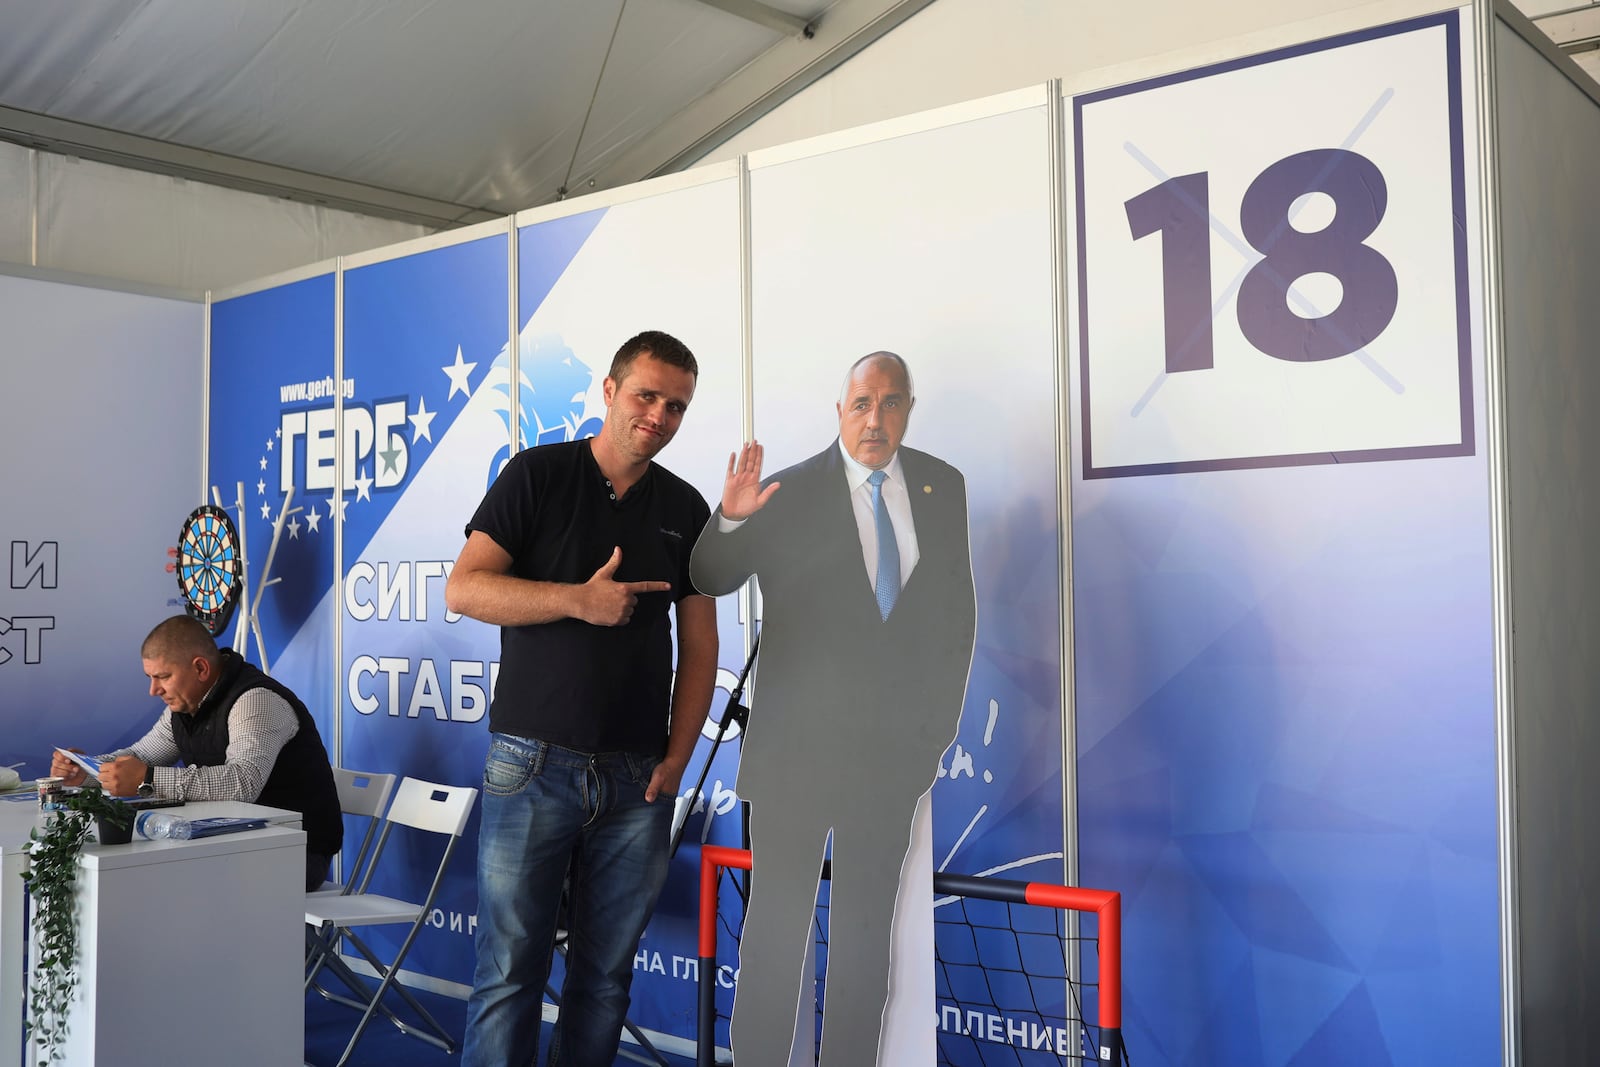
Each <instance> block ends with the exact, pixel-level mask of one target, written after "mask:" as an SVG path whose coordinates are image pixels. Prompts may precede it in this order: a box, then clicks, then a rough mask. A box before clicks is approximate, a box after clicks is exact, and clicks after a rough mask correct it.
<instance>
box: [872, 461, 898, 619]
mask: <svg viewBox="0 0 1600 1067" xmlns="http://www.w3.org/2000/svg"><path fill="white" fill-rule="evenodd" d="M887 477H888V475H887V474H885V473H883V472H882V471H873V472H872V473H871V474H869V475H867V481H869V482H871V483H872V518H873V521H874V522H875V524H876V525H877V527H878V584H877V586H876V589H875V592H876V593H877V594H878V614H879V615H881V616H883V619H884V621H888V618H889V612H891V611H893V610H894V602H895V599H896V598H897V597H899V595H900V545H899V544H898V543H897V542H896V541H895V539H894V523H893V522H891V521H889V505H888V502H887V501H885V500H884V499H883V480H884V479H885V478H887Z"/></svg>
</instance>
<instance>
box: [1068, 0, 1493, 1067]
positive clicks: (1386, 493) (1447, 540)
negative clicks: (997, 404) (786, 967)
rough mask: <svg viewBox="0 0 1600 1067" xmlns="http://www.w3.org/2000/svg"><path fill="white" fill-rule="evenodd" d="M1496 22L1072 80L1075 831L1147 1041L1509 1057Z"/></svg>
mask: <svg viewBox="0 0 1600 1067" xmlns="http://www.w3.org/2000/svg"><path fill="white" fill-rule="evenodd" d="M1471 55H1472V46H1471V41H1470V21H1469V20H1468V19H1465V18H1463V17H1462V16H1461V15H1460V14H1459V13H1457V12H1449V13H1446V14H1443V15H1439V16H1433V17H1429V18H1425V19H1419V20H1416V21H1412V22H1407V23H1402V24H1398V25H1395V26H1389V27H1383V28H1380V29H1375V30H1370V31H1366V32H1363V33H1358V34H1353V35H1350V36H1348V37H1342V38H1337V39H1332V40H1326V41H1321V42H1317V43H1315V44H1312V45H1306V46H1302V47H1298V48H1292V49H1288V50H1285V51H1282V52H1277V53H1272V54H1268V55H1262V56H1257V57H1253V58H1251V59H1247V60H1241V61H1237V62H1233V63H1227V64H1223V65H1220V66H1217V67H1213V68H1206V69H1202V70H1196V71H1191V72H1188V73H1185V74H1182V75H1176V76H1172V77H1168V78H1160V79H1156V80H1154V81H1150V82H1143V83H1137V84H1132V85H1126V86H1122V87H1120V88H1118V89H1114V90H1108V91H1106V92H1103V93H1093V94H1088V95H1086V96H1082V97H1079V98H1077V99H1076V100H1075V101H1074V114H1075V116H1076V123H1075V125H1076V130H1075V142H1074V147H1075V157H1076V163H1077V166H1076V169H1077V174H1078V187H1077V189H1076V204H1077V217H1078V219H1079V228H1080V231H1081V232H1080V234H1079V239H1080V245H1079V260H1078V263H1079V270H1080V277H1079V278H1078V294H1079V300H1080V303H1079V307H1078V309H1077V310H1078V321H1079V323H1080V325H1081V334H1080V338H1079V348H1078V351H1077V352H1075V353H1074V358H1073V361H1072V369H1073V375H1072V395H1073V401H1074V405H1073V410H1074V411H1075V412H1078V413H1080V414H1081V422H1080V424H1079V426H1078V427H1077V432H1075V433H1074V434H1073V439H1072V463H1073V498H1072V545H1073V570H1074V576H1075V580H1074V586H1073V588H1074V599H1073V619H1074V638H1073V655H1074V673H1075V678H1076V709H1077V748H1078V781H1079V792H1078V797H1079V821H1078V826H1079V855H1080V861H1081V868H1080V869H1081V874H1082V880H1083V882H1084V883H1085V884H1086V885H1094V886H1104V887H1107V888H1111V889H1117V890H1120V891H1121V892H1122V893H1123V895H1124V901H1123V910H1122V914H1123V917H1124V922H1125V940H1124V949H1125V959H1124V969H1123V974H1124V982H1125V986H1124V996H1123V1005H1124V1030H1125V1036H1126V1039H1127V1044H1128V1047H1129V1048H1130V1050H1132V1055H1133V1058H1134V1060H1135V1062H1138V1061H1139V1060H1140V1059H1141V1058H1142V1059H1144V1060H1146V1061H1149V1060H1151V1059H1152V1058H1153V1059H1154V1060H1155V1061H1156V1062H1161V1063H1171V1064H1202V1063H1205V1064H1210V1063H1228V1064H1239V1065H1243V1067H1253V1065H1267V1064H1290V1063H1292V1064H1304V1065H1308V1067H1309V1065H1322V1064H1326V1065H1333V1064H1345V1063H1349V1062H1350V1061H1351V1060H1352V1058H1354V1059H1370V1060H1374V1061H1377V1062H1383V1063H1451V1064H1491V1063H1493V1064H1498V1063H1499V1062H1500V1050H1501V1033H1500V1017H1501V1016H1500V995H1501V990H1500V941H1499V921H1498V908H1499V904H1500V898H1499V881H1498V876H1497V865H1496V863H1497V839H1496V763H1495V751H1496V750H1495V701H1494V676H1493V669H1492V660H1493V655H1492V630H1491V622H1492V610H1493V605H1492V603H1491V582H1490V574H1491V561H1490V545H1489V525H1488V524H1489V515H1490V509H1489V500H1488V469H1487V464H1486V461H1485V459H1484V457H1483V455H1482V454H1481V450H1479V449H1477V448H1476V445H1475V442H1476V441H1477V440H1479V439H1481V436H1482V434H1481V429H1480V428H1481V427H1482V425H1483V418H1484V416H1483V399H1482V398H1483V393H1484V385H1483V366H1482V360H1481V358H1480V357H1479V355H1478V351H1479V349H1478V347H1477V345H1476V344H1475V336H1476V332H1477V331H1478V330H1479V329H1480V327H1479V324H1478V320H1477V314H1478V312H1477V308H1476V305H1475V302H1474V294H1475V293H1476V292H1477V284H1478V279H1477V278H1476V277H1475V276H1474V275H1473V273H1472V270H1473V268H1472V265H1473V264H1475V263H1476V262H1477V259H1476V257H1477V256H1478V255H1479V254H1480V250H1479V248H1478V230H1477V218H1478V215H1477V208H1476V204H1477V189H1476V188H1475V183H1474V175H1475V173H1476V162H1475V161H1474V160H1471V159H1470V157H1469V156H1468V154H1467V153H1466V151H1465V147H1464V145H1465V143H1466V139H1467V135H1468V131H1470V130H1471V129H1473V117H1472V109H1473V101H1472V99H1471V95H1470V83H1469V82H1468V81H1467V80H1466V79H1464V78H1463V77H1462V70H1463V68H1464V66H1466V65H1467V64H1468V57H1470V56H1471ZM1348 460H1364V461H1366V462H1354V463H1351V462H1346V461H1348Z"/></svg>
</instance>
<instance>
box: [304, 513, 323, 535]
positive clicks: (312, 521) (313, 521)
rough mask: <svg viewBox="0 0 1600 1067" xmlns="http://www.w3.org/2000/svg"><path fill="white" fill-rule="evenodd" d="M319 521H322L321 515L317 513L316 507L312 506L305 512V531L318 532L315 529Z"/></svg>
mask: <svg viewBox="0 0 1600 1067" xmlns="http://www.w3.org/2000/svg"><path fill="white" fill-rule="evenodd" d="M321 521H322V516H321V515H319V514H317V509H316V508H312V509H311V510H310V511H308V512H306V530H307V532H309V533H317V532H318V531H317V523H319V522H321Z"/></svg>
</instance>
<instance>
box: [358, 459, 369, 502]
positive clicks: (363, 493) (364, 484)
mask: <svg viewBox="0 0 1600 1067" xmlns="http://www.w3.org/2000/svg"><path fill="white" fill-rule="evenodd" d="M356 499H357V500H371V499H372V479H371V478H368V477H367V468H365V467H362V468H361V477H359V478H357V479H356Z"/></svg>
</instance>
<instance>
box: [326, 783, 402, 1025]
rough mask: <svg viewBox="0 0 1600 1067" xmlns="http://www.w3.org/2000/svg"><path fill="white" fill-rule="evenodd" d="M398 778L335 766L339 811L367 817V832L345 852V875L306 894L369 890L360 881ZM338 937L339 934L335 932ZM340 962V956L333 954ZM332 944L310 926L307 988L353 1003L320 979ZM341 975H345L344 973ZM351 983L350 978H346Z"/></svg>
mask: <svg viewBox="0 0 1600 1067" xmlns="http://www.w3.org/2000/svg"><path fill="white" fill-rule="evenodd" d="M395 781H396V778H395V776H394V775H392V774H368V773H367V772H366V771H353V770H350V769H349V768H345V767H335V768H334V769H333V784H334V786H335V787H336V788H337V789H338V791H339V810H340V812H342V813H343V814H345V815H353V816H356V817H358V818H364V819H366V821H367V830H366V833H365V834H363V835H362V837H361V847H360V848H358V849H356V850H355V852H354V853H351V852H350V850H349V849H346V850H345V855H344V856H341V857H340V863H341V866H342V867H343V868H344V870H345V875H344V877H343V878H342V879H340V880H339V881H337V882H324V883H322V885H320V886H318V887H317V888H316V889H313V890H311V891H310V892H309V893H307V894H306V895H307V896H308V897H309V896H320V895H322V894H325V893H326V894H332V895H334V896H343V895H345V894H348V893H350V892H352V891H353V890H355V889H357V888H358V885H359V888H362V889H365V888H366V886H365V885H364V884H360V880H361V876H362V873H363V872H364V871H365V870H366V869H367V868H366V863H367V859H368V858H369V857H368V852H369V850H370V849H371V848H372V843H373V841H375V840H376V839H377V835H378V826H379V824H380V823H381V822H382V821H383V813H384V811H385V810H386V809H387V808H388V806H389V797H390V796H392V795H393V794H394V783H395ZM332 936H333V937H337V936H338V935H336V934H335V935H332ZM331 958H332V959H333V960H335V961H337V960H338V957H337V956H333V957H331ZM329 959H330V957H329V956H328V946H327V945H326V944H324V942H323V938H322V931H320V930H315V929H313V928H312V927H309V926H308V927H306V988H307V989H313V988H314V989H316V991H317V992H318V993H320V994H322V996H323V997H325V998H327V999H329V1000H335V999H337V1000H340V1001H341V1002H343V1003H347V1004H348V1003H353V1002H352V1001H350V1000H348V999H347V998H344V997H340V996H338V994H336V993H330V992H329V991H328V990H327V989H324V988H323V987H322V986H321V985H320V984H318V982H317V980H316V979H317V972H319V971H321V970H322V968H323V967H324V966H326V965H327V963H328V961H329ZM340 977H341V978H344V976H343V975H342V974H341V975H340ZM344 981H345V984H346V985H349V980H348V979H344Z"/></svg>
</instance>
